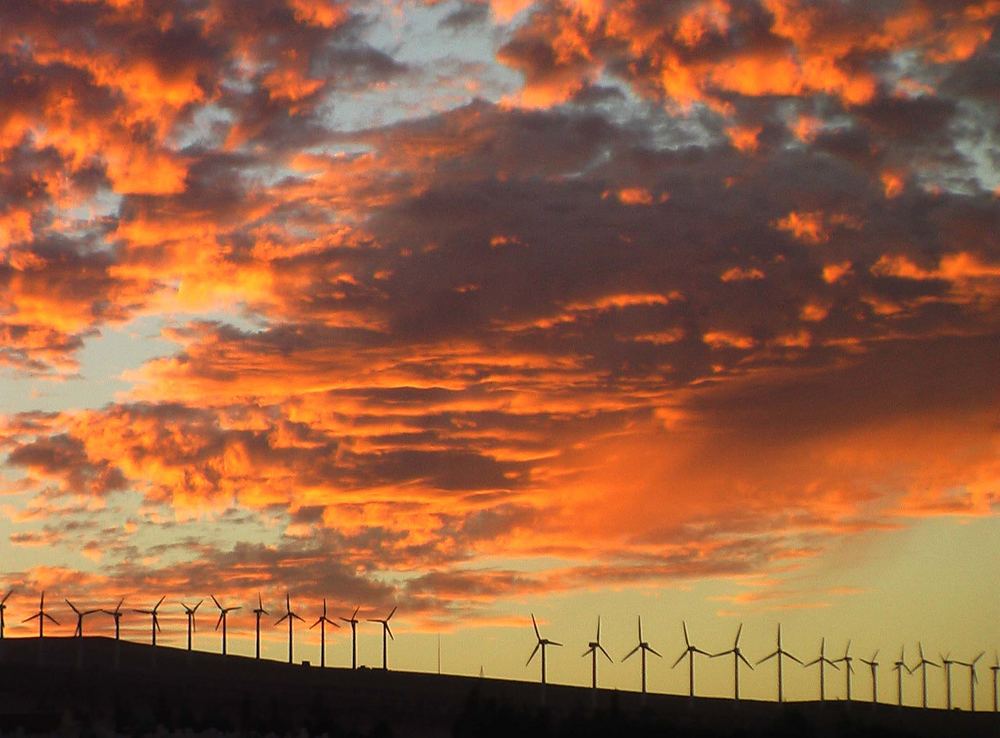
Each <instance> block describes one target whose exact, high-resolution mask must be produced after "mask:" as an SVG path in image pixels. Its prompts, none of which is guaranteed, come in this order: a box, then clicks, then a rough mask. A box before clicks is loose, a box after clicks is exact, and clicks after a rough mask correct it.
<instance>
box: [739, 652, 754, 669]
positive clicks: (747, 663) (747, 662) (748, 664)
mask: <svg viewBox="0 0 1000 738" xmlns="http://www.w3.org/2000/svg"><path fill="white" fill-rule="evenodd" d="M736 658H738V659H740V660H741V661H742V662H743V663H744V664H746V665H747V666H749V667H750V668H751V669H753V664H751V663H750V662H749V661H747V657H746V656H744V655H743V654H742V653H737V654H736Z"/></svg>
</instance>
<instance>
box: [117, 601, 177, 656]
mask: <svg viewBox="0 0 1000 738" xmlns="http://www.w3.org/2000/svg"><path fill="white" fill-rule="evenodd" d="M165 599H166V595H164V596H163V597H161V598H160V601H159V602H157V603H156V606H155V607H153V609H152V610H132V612H137V613H139V614H140V615H149V616H150V617H151V618H152V625H151V626H150V629H151V630H152V631H153V645H154V646H155V645H156V631H158V630H159V629H160V617H159V615H157V610H159V609H160V605H162V604H163V600H165ZM115 637H116V638H117V637H118V623H117V620H116V622H115Z"/></svg>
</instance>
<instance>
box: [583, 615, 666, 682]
mask: <svg viewBox="0 0 1000 738" xmlns="http://www.w3.org/2000/svg"><path fill="white" fill-rule="evenodd" d="M638 623H639V645H638V646H636V647H635V648H633V649H632V650H631V651H629V652H628V653H627V654H625V658H623V659H622V661H623V662H624V661H628V660H629V658H630V657H631V656H632V655H633V654H635V652H636V651H638V652H639V657H640V658H641V659H642V693H643V694H646V652H647V651H649V653H651V654H653V655H654V656H658V657H659V658H663V657H662V656H660V654H659V653H658V652H657V651H656V649H655V648H653V647H652V646H650V645H649V644H648V643H646V641H644V640H642V617H641V616H639V617H638ZM681 658H684V656H683V655H681ZM594 663H595V664H596V663H597V655H596V654H595V655H594ZM675 666H676V664H675Z"/></svg>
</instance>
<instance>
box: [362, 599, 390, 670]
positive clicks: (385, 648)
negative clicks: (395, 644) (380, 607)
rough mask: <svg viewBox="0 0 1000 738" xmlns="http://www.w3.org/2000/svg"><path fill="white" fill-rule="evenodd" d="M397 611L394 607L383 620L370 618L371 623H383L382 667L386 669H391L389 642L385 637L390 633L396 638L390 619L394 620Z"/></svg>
mask: <svg viewBox="0 0 1000 738" xmlns="http://www.w3.org/2000/svg"><path fill="white" fill-rule="evenodd" d="M395 613H396V608H395V607H393V608H392V611H391V612H390V613H389V614H388V615H386V616H385V618H383V619H381V620H380V619H378V618H368V622H369V623H381V624H382V669H383V670H384V671H388V670H389V642H388V641H387V640H386V639H385V636H386V634H387V633H388V634H389V637H390V638H392V640H396V637H395V636H394V635H393V634H392V630H390V629H389V621H390V620H392V616H393V615H394V614H395Z"/></svg>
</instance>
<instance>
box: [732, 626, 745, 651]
mask: <svg viewBox="0 0 1000 738" xmlns="http://www.w3.org/2000/svg"><path fill="white" fill-rule="evenodd" d="M741 633H743V623H740V627H739V628H737V629H736V640H735V641H733V648H738V647H739V645H740V634H741Z"/></svg>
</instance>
